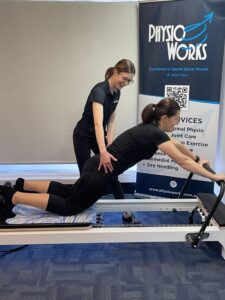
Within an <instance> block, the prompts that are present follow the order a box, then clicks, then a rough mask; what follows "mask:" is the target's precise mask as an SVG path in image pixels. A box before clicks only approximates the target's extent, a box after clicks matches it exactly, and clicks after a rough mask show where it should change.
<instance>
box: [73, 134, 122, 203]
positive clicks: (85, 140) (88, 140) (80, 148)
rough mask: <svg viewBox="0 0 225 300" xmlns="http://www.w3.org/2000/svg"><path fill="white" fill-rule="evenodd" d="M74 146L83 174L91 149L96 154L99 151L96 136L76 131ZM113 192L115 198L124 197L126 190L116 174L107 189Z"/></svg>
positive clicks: (108, 191) (107, 191) (106, 190)
mask: <svg viewBox="0 0 225 300" xmlns="http://www.w3.org/2000/svg"><path fill="white" fill-rule="evenodd" d="M73 146H74V152H75V155H76V159H77V164H78V168H79V171H80V174H81V173H82V171H83V167H84V165H85V163H86V161H87V160H88V159H89V158H90V156H91V150H92V151H93V152H94V154H98V153H99V149H98V144H97V141H96V139H95V138H93V137H88V136H85V135H83V134H82V133H81V132H76V131H74V133H73ZM110 187H111V189H110ZM111 190H112V191H111ZM111 192H112V193H113V195H114V197H115V199H124V191H123V188H122V185H121V183H120V182H119V179H118V177H115V176H114V177H113V178H112V180H111V182H110V185H108V186H107V188H106V189H105V193H106V194H109V193H111Z"/></svg>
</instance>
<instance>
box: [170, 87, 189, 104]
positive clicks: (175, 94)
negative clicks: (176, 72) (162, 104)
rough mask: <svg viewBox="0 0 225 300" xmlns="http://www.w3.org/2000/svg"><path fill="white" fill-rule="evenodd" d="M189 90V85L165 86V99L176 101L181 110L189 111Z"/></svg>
mask: <svg viewBox="0 0 225 300" xmlns="http://www.w3.org/2000/svg"><path fill="white" fill-rule="evenodd" d="M189 90H190V86H189V85H165V98H172V99H174V100H176V101H177V102H178V103H179V105H180V108H181V110H188V106H189Z"/></svg>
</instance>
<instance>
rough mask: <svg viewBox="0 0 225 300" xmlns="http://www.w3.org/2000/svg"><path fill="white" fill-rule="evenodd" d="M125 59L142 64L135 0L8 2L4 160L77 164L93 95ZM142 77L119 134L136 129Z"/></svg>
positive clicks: (2, 50) (131, 90) (129, 96)
mask: <svg viewBox="0 0 225 300" xmlns="http://www.w3.org/2000/svg"><path fill="white" fill-rule="evenodd" d="M121 58H129V59H131V60H132V61H133V62H134V63H135V64H136V66H137V62H138V10H137V4H135V3H70V2H66V3H57V2H27V3H25V2H19V3H17V2H9V3H7V2H1V3H0V66H1V67H0V145H1V148H0V154H1V155H0V163H22V162H25V163H30V162H32V163H36V162H74V161H75V157H74V153H73V145H72V131H73V128H74V126H75V124H76V122H77V121H78V120H79V118H80V117H81V113H82V111H83V107H84V104H85V102H86V99H87V96H88V93H89V91H90V89H91V88H92V86H93V85H94V84H96V83H97V82H99V81H102V80H103V79H104V73H105V70H106V69H107V68H108V67H109V66H113V65H114V64H115V63H116V62H117V61H118V60H120V59H121ZM137 67H138V66H137ZM137 78H138V74H137V76H136V82H135V83H134V85H132V86H129V87H126V88H125V89H124V90H122V97H121V101H120V103H119V106H118V109H117V131H116V135H117V134H119V133H120V132H122V131H124V130H125V129H127V128H129V127H131V126H133V125H135V124H136V117H137Z"/></svg>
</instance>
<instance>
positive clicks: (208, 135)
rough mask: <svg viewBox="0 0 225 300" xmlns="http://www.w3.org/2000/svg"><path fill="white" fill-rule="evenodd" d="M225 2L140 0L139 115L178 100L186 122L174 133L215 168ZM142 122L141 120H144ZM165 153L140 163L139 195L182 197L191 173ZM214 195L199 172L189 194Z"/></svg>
mask: <svg viewBox="0 0 225 300" xmlns="http://www.w3.org/2000/svg"><path fill="white" fill-rule="evenodd" d="M224 32H225V1H224V0H216V1H215V0H197V1H196V0H180V1H161V2H159V1H157V2H147V3H146V2H145V3H140V4H139V55H140V60H139V65H140V82H139V116H140V115H141V111H142V109H143V108H144V107H145V106H146V105H147V104H149V103H157V102H158V101H159V100H161V99H162V98H164V97H171V98H174V99H175V100H176V101H177V102H178V103H179V104H180V107H181V117H180V123H179V125H178V126H176V127H175V130H174V131H173V132H172V133H170V136H171V137H172V138H175V139H178V140H180V141H181V142H182V143H183V144H184V145H185V146H187V147H188V148H189V149H190V150H191V151H193V152H194V153H195V154H197V155H198V156H200V157H201V159H207V160H208V161H209V162H210V165H211V166H212V167H214V165H215V160H216V150H217V149H216V148H217V133H218V121H219V108H220V90H221V77H222V65H223V53H224V35H225V33H224ZM139 121H141V120H140V119H139ZM188 175H189V174H188V172H187V171H185V170H183V169H182V168H181V167H179V166H178V165H177V164H176V163H175V162H174V161H172V160H171V159H170V158H169V157H168V156H166V155H164V154H163V153H162V152H160V151H157V153H156V154H155V155H154V156H153V158H152V159H150V160H144V161H142V162H140V163H139V164H138V166H137V186H136V192H137V194H145V195H146V194H148V195H152V196H158V197H167V198H176V197H177V195H178V194H179V192H180V190H181V189H182V186H183V184H184V182H185V180H186V178H187V177H188ZM198 192H207V193H213V183H212V182H211V181H209V180H208V179H205V178H202V177H200V176H197V175H194V177H193V180H192V182H191V183H190V185H189V187H188V189H187V190H186V193H185V194H184V196H185V197H194V196H195V195H196V194H197V193H198Z"/></svg>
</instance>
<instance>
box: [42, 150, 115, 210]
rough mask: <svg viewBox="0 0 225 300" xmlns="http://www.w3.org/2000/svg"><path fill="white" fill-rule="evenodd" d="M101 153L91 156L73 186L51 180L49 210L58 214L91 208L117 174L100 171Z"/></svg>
mask: <svg viewBox="0 0 225 300" xmlns="http://www.w3.org/2000/svg"><path fill="white" fill-rule="evenodd" d="M98 165H99V155H97V156H93V157H91V158H90V159H89V160H88V161H87V162H86V163H85V165H84V168H83V172H82V175H81V177H80V178H79V179H78V180H77V181H76V182H75V183H74V185H73V186H72V187H68V186H66V185H64V184H61V183H58V182H55V181H51V182H50V185H49V189H48V193H49V194H50V196H49V201H48V205H47V209H46V210H47V211H50V212H53V213H55V214H58V215H64V216H69V215H74V214H78V213H80V212H81V211H83V210H85V209H87V208H89V207H90V206H91V205H93V204H94V203H95V202H96V201H97V200H98V199H99V198H101V196H102V195H103V194H104V191H105V188H106V186H107V185H108V184H110V183H111V181H112V180H114V179H115V178H117V175H115V174H114V172H112V173H108V174H105V172H104V170H100V171H98Z"/></svg>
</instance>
